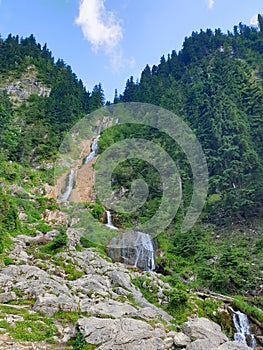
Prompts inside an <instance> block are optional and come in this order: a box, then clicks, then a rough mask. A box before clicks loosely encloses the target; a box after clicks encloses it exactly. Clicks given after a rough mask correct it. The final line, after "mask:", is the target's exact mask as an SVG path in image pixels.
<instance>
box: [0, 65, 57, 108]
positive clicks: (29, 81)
mask: <svg viewBox="0 0 263 350" xmlns="http://www.w3.org/2000/svg"><path fill="white" fill-rule="evenodd" d="M0 89H1V90H5V91H7V93H8V95H9V97H10V99H11V100H13V101H14V103H16V104H17V103H18V104H19V103H21V102H22V101H24V100H26V99H27V98H28V97H29V96H30V95H32V94H34V95H38V96H42V97H48V96H49V95H50V92H51V89H50V88H49V87H47V86H45V85H44V84H43V83H41V82H40V81H39V80H38V79H37V71H36V67H35V66H34V65H30V66H28V67H27V68H26V71H25V72H23V73H22V74H21V76H20V78H19V79H15V78H14V77H12V76H10V77H9V79H8V80H7V81H5V82H3V83H2V84H1V86H0Z"/></svg>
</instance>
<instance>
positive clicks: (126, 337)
mask: <svg viewBox="0 0 263 350" xmlns="http://www.w3.org/2000/svg"><path fill="white" fill-rule="evenodd" d="M78 328H79V330H80V331H81V332H82V333H83V334H84V336H85V340H86V342H87V343H88V344H94V345H99V344H100V346H99V347H98V349H100V350H110V349H114V350H135V349H138V350H139V349H143V350H148V349H149V350H161V349H167V345H166V344H165V343H164V341H163V340H162V339H160V337H159V335H160V328H157V329H155V328H153V327H152V326H150V325H149V324H148V323H146V322H144V321H141V320H136V319H130V318H120V319H108V318H102V319H101V318H100V319H99V318H96V317H89V318H87V317H85V318H81V319H80V320H78Z"/></svg>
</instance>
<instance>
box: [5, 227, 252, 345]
mask: <svg viewBox="0 0 263 350" xmlns="http://www.w3.org/2000/svg"><path fill="white" fill-rule="evenodd" d="M42 236H44V235H42ZM80 236H81V234H80V232H78V230H77V229H73V228H70V229H68V237H69V245H70V246H69V247H68V250H67V251H64V252H62V253H58V254H56V256H54V257H52V256H50V258H49V260H48V261H46V260H45V259H44V260H41V258H39V257H38V254H35V255H34V253H32V249H31V250H29V251H27V252H26V251H25V250H26V249H27V247H28V246H30V242H31V241H32V242H35V243H34V244H36V243H37V242H38V240H39V239H40V238H41V237H29V236H24V235H20V236H17V237H16V238H14V240H15V246H14V249H13V251H12V252H11V255H12V254H13V255H12V257H13V260H14V262H15V264H16V265H9V266H7V267H4V268H2V270H1V271H0V289H1V291H2V292H1V293H0V302H2V303H8V302H10V301H12V302H13V303H14V302H16V301H17V302H19V303H18V304H21V302H22V301H23V300H24V299H29V300H31V301H32V302H31V303H30V305H31V306H30V305H12V307H14V308H16V309H15V310H16V312H15V313H14V314H12V312H11V311H10V312H9V314H6V315H5V322H8V323H10V324H12V325H15V324H16V322H23V313H22V314H21V315H19V309H20V308H21V310H22V309H23V308H24V307H26V308H30V312H31V313H35V314H36V315H37V314H38V313H39V312H40V315H45V316H46V317H52V319H54V320H55V322H56V313H57V312H60V313H61V312H66V313H68V314H70V313H74V314H78V315H79V319H78V320H77V321H76V322H75V323H74V324H72V323H70V324H65V325H64V326H63V325H61V323H60V322H57V323H56V327H57V329H58V331H57V334H58V335H57V336H56V337H54V340H55V342H56V344H60V346H61V348H63V347H64V346H66V345H65V342H67V341H68V340H69V339H71V338H73V337H74V336H75V334H76V332H81V333H82V334H83V336H84V338H85V340H86V342H87V343H88V344H90V346H94V347H95V348H96V349H100V350H110V349H114V350H129V349H132V350H136V349H138V350H139V349H140V350H148V349H149V350H150V349H151V350H152V349H153V350H154V349H156V350H161V349H164V350H166V349H167V350H168V349H172V348H173V347H177V348H182V349H187V350H199V349H202V350H206V349H209V350H217V349H218V350H236V349H240V350H241V349H242V350H243V349H244V350H246V349H249V348H247V347H245V346H243V345H242V344H239V343H237V342H229V341H228V339H227V337H226V336H225V335H224V334H223V333H222V331H221V328H220V326H218V325H217V324H216V323H214V322H212V321H209V320H208V319H205V318H193V319H190V320H189V321H188V322H186V323H185V324H184V325H183V327H182V332H175V331H171V329H170V326H171V322H172V321H173V318H172V317H171V316H170V315H169V314H168V313H167V312H165V311H164V310H163V309H161V308H160V307H157V306H155V305H153V304H151V303H150V302H148V301H147V300H146V299H145V298H144V297H143V295H142V293H141V291H140V290H139V289H137V288H136V287H135V285H134V284H133V280H134V279H136V278H138V277H142V278H144V279H145V280H147V281H150V282H149V288H153V287H154V289H155V292H156V293H157V295H158V298H159V304H160V305H167V303H168V302H169V297H168V295H169V291H171V287H170V285H169V284H168V283H165V282H163V281H162V280H161V278H160V276H159V275H158V274H156V273H155V272H142V271H136V270H134V269H129V268H127V267H125V265H122V264H121V263H112V262H111V261H110V260H109V258H107V257H105V256H102V255H101V254H100V253H99V252H98V251H97V250H96V249H93V248H89V249H82V250H81V251H77V250H76V249H75V248H76V247H77V245H78V244H79V239H80ZM36 249H37V246H36ZM23 250H24V253H25V254H26V256H24V255H23V254H21V252H22V251H23ZM149 290H150V289H149ZM0 320H1V316H0ZM38 322H41V320H39V321H38ZM9 343H10V344H12V347H10V346H11V345H10V346H9ZM1 344H2V343H1V339H0V350H1V346H2V345H1ZM3 344H4V345H3V346H5V347H2V348H3V349H30V347H29V346H30V345H29V344H30V343H21V342H20V343H17V342H14V341H13V340H10V337H9V335H8V334H7V333H6V340H5V341H3ZM63 344H64V345H63ZM45 346H46V345H45V343H43V344H42V343H41V344H40V343H36V344H34V346H32V347H31V348H32V349H34V348H35V349H45ZM238 346H239V347H238ZM46 349H48V347H46ZM52 349H56V345H54V346H53V347H52Z"/></svg>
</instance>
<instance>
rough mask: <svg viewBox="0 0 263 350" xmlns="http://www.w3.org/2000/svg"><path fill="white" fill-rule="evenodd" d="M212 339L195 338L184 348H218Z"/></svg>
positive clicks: (207, 349)
mask: <svg viewBox="0 0 263 350" xmlns="http://www.w3.org/2000/svg"><path fill="white" fill-rule="evenodd" d="M215 346H217V344H215V343H214V342H213V341H212V340H208V339H197V340H195V341H194V342H192V343H191V344H189V345H187V347H186V350H211V349H214V350H215V349H218V347H216V348H214V347H215Z"/></svg>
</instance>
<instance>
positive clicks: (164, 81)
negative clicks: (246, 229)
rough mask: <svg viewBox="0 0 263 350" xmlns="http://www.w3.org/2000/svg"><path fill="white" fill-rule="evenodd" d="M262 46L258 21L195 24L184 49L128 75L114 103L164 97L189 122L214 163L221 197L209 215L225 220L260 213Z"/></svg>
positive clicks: (213, 186) (214, 191)
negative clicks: (214, 26) (228, 26)
mask: <svg viewBox="0 0 263 350" xmlns="http://www.w3.org/2000/svg"><path fill="white" fill-rule="evenodd" d="M259 18H261V16H259ZM261 19H262V18H261ZM262 54H263V35H262V31H261V30H260V31H259V30H257V28H255V27H248V26H245V25H243V24H239V26H236V27H234V32H233V33H230V32H228V34H223V33H222V32H221V30H220V29H218V30H215V32H212V31H211V30H210V29H208V30H207V31H206V32H204V31H201V32H200V33H197V32H194V33H193V34H192V35H191V37H189V38H186V39H185V41H184V44H183V48H182V50H181V51H180V52H179V53H176V52H175V51H173V52H172V54H171V55H168V57H167V59H166V58H165V57H164V56H163V57H162V58H161V61H160V64H159V65H158V66H153V67H152V68H150V67H149V66H148V65H147V66H146V68H145V69H144V70H143V72H142V74H141V78H140V81H139V82H137V83H136V82H134V79H133V77H131V78H130V79H129V80H128V81H127V84H126V88H125V91H124V93H123V95H121V96H120V97H119V98H117V97H115V103H118V102H120V101H123V102H129V101H133V102H135V101H138V102H146V103H152V104H157V105H160V106H162V107H164V108H167V109H168V110H171V111H173V112H175V113H176V114H177V115H178V116H180V117H182V118H183V119H184V120H185V121H186V122H187V123H188V124H189V126H190V127H191V128H192V129H193V130H194V132H195V133H196V135H197V137H198V138H199V140H200V142H201V144H202V147H203V150H204V152H205V154H206V157H207V162H208V166H209V173H210V174H209V175H210V189H209V193H210V195H214V199H216V201H212V198H213V197H212V196H211V201H210V204H209V205H210V208H209V218H211V217H212V216H214V219H215V217H219V219H220V222H222V220H224V219H227V218H229V216H230V217H232V218H233V217H235V218H238V220H240V219H243V220H244V219H250V218H251V217H256V216H260V215H262V201H263V186H262V178H261V176H260V174H262V170H263V159H262V155H263V148H262V145H263V139H262V135H263V123H262V115H263V103H262V102H263V86H262V78H263V70H262V67H263V55H262ZM218 197H219V198H218ZM218 199H219V200H218ZM219 213H220V215H218V214H219Z"/></svg>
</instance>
